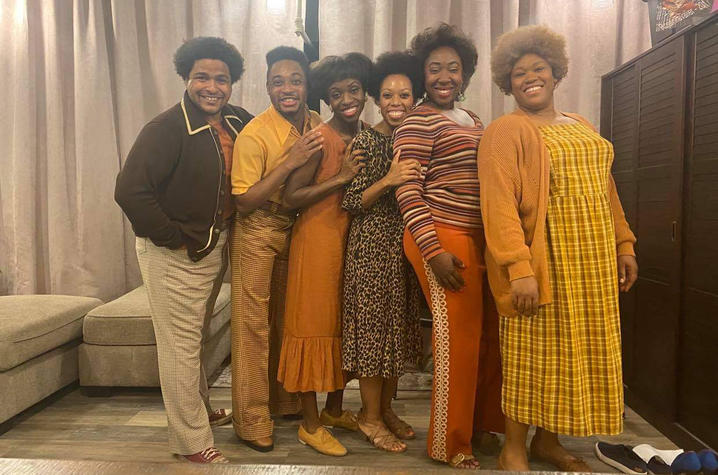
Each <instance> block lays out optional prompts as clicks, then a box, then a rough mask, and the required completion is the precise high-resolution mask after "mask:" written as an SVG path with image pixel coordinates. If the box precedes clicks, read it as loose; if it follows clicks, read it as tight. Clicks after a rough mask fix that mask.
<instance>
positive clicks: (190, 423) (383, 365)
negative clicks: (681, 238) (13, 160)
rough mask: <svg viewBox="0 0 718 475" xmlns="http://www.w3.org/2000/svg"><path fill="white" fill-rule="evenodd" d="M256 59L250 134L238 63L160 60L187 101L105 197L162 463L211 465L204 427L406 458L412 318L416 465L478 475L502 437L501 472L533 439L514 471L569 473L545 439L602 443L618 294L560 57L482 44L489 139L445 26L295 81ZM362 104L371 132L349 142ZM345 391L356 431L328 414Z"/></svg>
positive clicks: (599, 174)
mask: <svg viewBox="0 0 718 475" xmlns="http://www.w3.org/2000/svg"><path fill="white" fill-rule="evenodd" d="M266 59H267V93H268V95H269V99H270V102H271V105H270V106H269V108H268V109H267V110H265V111H264V112H262V113H261V114H259V115H257V116H256V117H253V116H252V115H251V114H249V113H248V112H247V111H245V110H244V109H242V108H240V107H236V106H232V105H230V104H229V102H228V101H229V98H230V95H231V92H232V84H233V83H235V82H236V81H238V80H239V79H240V78H241V76H242V73H243V70H244V66H243V60H242V56H241V55H240V53H239V52H238V51H237V49H236V48H235V47H234V46H232V45H230V44H229V43H227V42H226V41H225V40H223V39H220V38H213V37H199V38H194V39H191V40H189V41H187V42H185V43H184V44H183V45H182V46H181V47H180V48H179V49H178V50H177V52H176V54H175V58H174V62H175V66H176V69H177V73H178V74H179V75H180V76H181V77H182V79H183V80H184V81H185V85H186V92H185V94H184V97H183V98H182V100H181V101H180V103H179V104H177V105H176V106H174V107H172V108H170V109H169V110H167V111H165V112H163V113H162V114H160V115H159V116H157V117H156V118H155V119H153V120H152V121H151V122H150V123H148V124H147V125H146V126H145V127H144V128H143V130H142V131H141V132H140V134H139V136H138V138H137V140H136V142H135V144H134V146H133V147H132V149H131V151H130V153H129V155H128V157H127V160H126V162H125V165H124V167H123V168H122V170H121V172H120V174H119V175H118V178H117V185H116V190H115V198H116V201H117V202H118V203H119V204H120V206H121V207H122V209H123V210H124V212H125V213H126V215H127V217H128V218H129V220H130V222H131V223H132V226H133V229H134V231H135V234H136V235H137V241H136V251H137V257H138V261H139V265H140V270H141V273H142V278H143V281H144V283H145V286H146V288H147V293H148V297H149V302H150V308H151V313H152V321H153V325H154V329H155V336H156V339H157V352H158V363H159V371H160V383H161V387H162V396H163V399H164V403H165V408H166V411H167V418H168V428H169V439H170V450H171V451H172V452H173V453H175V454H178V456H180V457H182V458H183V459H185V460H188V461H191V462H197V463H226V462H227V461H228V460H227V459H226V457H224V456H223V455H222V454H221V453H220V451H219V450H218V449H216V448H215V446H214V439H213V436H212V431H211V426H214V425H218V424H225V423H228V422H230V421H232V423H233V425H234V430H235V432H236V434H237V436H238V438H239V439H240V440H241V441H242V442H243V443H245V444H246V445H248V446H249V447H251V448H253V449H255V450H258V451H260V452H268V451H271V450H272V449H273V447H274V442H273V438H272V433H273V422H272V418H271V415H274V416H275V417H287V418H301V419H302V422H301V424H300V425H299V427H298V439H299V442H301V443H303V444H306V445H309V446H310V447H312V448H314V449H316V450H317V451H319V452H321V453H323V454H327V455H334V456H341V455H345V454H346V453H347V450H346V448H345V447H344V446H343V445H342V444H341V442H340V440H339V439H338V438H336V437H335V435H334V434H332V433H331V432H330V431H329V430H327V427H340V428H343V429H347V430H352V431H360V432H361V433H363V434H364V435H365V436H366V438H367V439H368V441H369V442H370V443H371V444H373V445H374V446H375V447H377V448H378V449H380V450H385V451H388V452H402V451H404V450H406V448H407V445H406V440H409V439H413V438H414V437H415V436H416V434H415V431H414V429H413V428H412V427H411V425H410V424H408V423H407V422H406V421H404V420H402V419H401V418H400V417H399V416H398V415H397V414H396V413H395V412H394V411H393V410H392V407H391V402H392V398H393V396H394V394H395V391H396V388H397V381H398V378H399V377H400V376H401V375H402V374H403V373H404V371H405V367H406V365H407V364H408V363H411V362H417V361H418V360H419V358H420V356H421V330H420V326H419V311H420V310H419V309H420V306H421V299H422V298H425V300H426V303H427V304H428V307H429V309H430V310H431V314H432V326H433V339H432V341H433V345H432V346H433V357H434V377H433V390H432V399H431V414H430V423H429V433H428V440H427V446H428V447H427V449H428V454H429V456H430V457H432V458H433V459H435V460H438V461H441V462H445V463H447V464H449V465H451V466H452V467H456V468H463V469H476V468H478V467H479V464H478V461H477V460H476V459H475V457H474V455H473V452H472V451H473V446H472V444H491V443H492V442H494V443H496V444H497V445H498V439H497V438H496V436H495V434H496V433H505V440H504V443H503V447H502V448H501V452H500V454H499V458H498V465H499V467H500V468H503V469H508V470H527V469H528V457H527V451H526V438H527V430H528V427H529V425H534V426H536V427H537V430H536V435H535V436H534V437H533V439H532V441H531V444H530V453H531V455H532V456H533V457H535V458H537V459H541V460H546V461H549V462H551V463H553V464H555V465H556V466H557V467H558V468H559V469H561V470H569V471H590V469H589V468H588V466H587V465H586V463H585V462H584V461H582V460H581V459H579V458H577V457H575V456H573V455H571V454H570V453H568V452H567V451H566V450H565V449H564V448H563V447H562V446H561V444H560V443H559V441H558V438H557V434H568V435H573V436H588V435H592V434H616V433H619V432H621V431H622V413H623V393H622V376H621V359H620V358H621V353H620V326H619V314H618V292H619V289H620V290H621V291H628V290H629V289H630V287H631V285H632V284H633V282H634V281H635V280H636V277H637V270H638V268H637V264H636V260H635V254H634V250H633V245H634V243H635V240H636V239H635V237H634V235H633V234H632V232H631V230H630V229H629V227H628V225H627V223H626V220H625V217H624V214H623V211H622V208H621V205H620V202H619V200H618V196H617V193H616V188H615V184H614V182H613V180H612V178H611V174H610V167H611V163H612V159H613V155H612V147H611V144H610V143H609V142H607V141H606V140H605V139H603V138H602V137H601V136H600V135H599V134H598V133H596V131H595V130H594V129H593V127H592V126H591V125H590V124H589V123H588V122H587V121H586V120H585V119H584V118H582V117H580V116H578V115H576V114H568V113H563V112H560V111H558V110H556V108H555V107H554V102H553V94H554V90H555V88H556V87H557V86H558V85H559V83H560V82H561V80H562V79H563V78H564V76H565V75H566V73H567V65H568V59H567V57H566V51H565V41H564V39H563V38H562V37H561V36H559V35H558V34H556V33H554V32H552V31H551V30H549V29H547V28H545V27H541V26H530V27H522V28H519V29H517V30H515V31H512V32H509V33H506V34H505V35H503V36H502V37H501V38H500V39H499V41H498V43H497V45H496V47H495V49H494V51H493V53H492V58H491V67H492V74H493V79H494V82H495V83H496V85H497V86H498V87H499V88H500V89H501V91H503V92H504V93H506V94H510V95H512V96H513V97H514V98H515V100H516V103H517V105H518V108H517V110H516V111H515V112H513V113H511V114H508V115H506V116H504V117H501V118H499V119H497V120H495V121H494V122H493V123H492V124H491V125H489V126H488V127H487V128H486V129H484V127H483V125H482V122H481V120H480V119H479V118H478V117H477V116H476V115H475V114H474V113H473V112H471V111H468V110H465V109H462V108H461V107H459V105H460V103H461V101H463V99H464V93H465V91H466V88H467V86H468V84H469V80H470V79H471V77H472V75H473V74H474V71H475V69H476V64H477V51H476V47H475V45H474V44H473V43H472V41H471V40H470V39H469V38H468V37H467V36H466V35H464V34H463V33H462V32H461V31H460V30H459V29H458V28H456V27H454V26H451V25H448V24H444V23H442V24H440V25H438V26H436V27H434V28H428V29H426V30H424V31H423V32H421V33H419V34H418V35H416V36H415V37H414V38H413V40H412V42H411V49H410V50H408V51H400V52H387V53H384V54H382V55H380V56H379V57H377V58H376V60H375V61H374V62H372V61H371V60H370V59H369V58H367V57H366V56H364V55H362V54H360V53H349V54H346V55H343V56H329V57H325V58H323V59H322V60H321V61H319V62H318V63H317V64H315V65H313V66H311V67H310V65H309V62H308V60H307V58H306V56H305V55H304V54H303V53H302V52H301V51H299V50H297V49H295V48H291V47H285V46H281V47H278V48H275V49H273V50H271V51H270V52H269V53H267V56H266ZM367 95H368V96H370V97H371V98H373V100H374V101H375V103H376V104H377V105H378V107H379V109H380V111H381V116H382V120H381V121H380V122H379V123H378V124H375V125H371V124H368V123H366V122H364V121H362V120H361V119H360V116H361V113H362V110H363V108H364V105H365V102H366V100H367ZM309 96H313V97H316V98H321V100H323V101H324V102H325V103H326V104H327V105H328V106H329V108H330V109H331V111H332V117H331V119H330V120H328V121H327V122H322V121H321V119H320V117H319V116H318V115H317V114H316V113H315V112H313V111H311V110H310V109H309V108H308V107H307V98H308V97H309ZM230 263H231V275H232V322H231V326H232V401H233V408H232V410H231V411H229V410H226V409H217V410H213V409H212V408H211V406H210V404H209V393H208V389H207V378H206V375H205V373H204V370H203V368H202V363H201V360H202V343H203V339H204V335H205V333H206V331H207V327H208V325H209V318H210V316H211V315H212V309H213V306H214V302H215V300H216V297H217V294H218V292H219V289H220V286H221V283H222V279H223V276H224V274H225V271H226V269H227V266H228V265H230ZM422 296H423V297H422ZM352 378H357V379H358V380H359V388H360V393H361V403H362V404H361V409H360V410H359V411H358V412H357V413H356V414H354V413H353V412H352V411H350V410H347V409H344V408H343V404H342V399H343V390H344V387H345V385H346V383H347V381H348V380H349V379H352ZM317 393H327V397H326V403H325V407H324V408H323V409H322V411H321V412H320V411H319V408H318V407H317V396H316V395H317Z"/></svg>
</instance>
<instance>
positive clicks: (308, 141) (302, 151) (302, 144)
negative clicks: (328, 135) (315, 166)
mask: <svg viewBox="0 0 718 475" xmlns="http://www.w3.org/2000/svg"><path fill="white" fill-rule="evenodd" d="M323 142H324V136H323V135H322V134H321V133H320V132H318V131H316V130H310V131H309V132H307V133H306V134H304V135H302V137H301V138H300V139H299V140H297V141H296V142H295V143H294V145H292V148H290V149H289V154H288V156H287V159H286V160H285V162H284V163H286V165H287V166H288V167H289V168H290V169H292V170H295V169H297V168H299V167H301V166H302V165H304V164H305V163H307V161H309V159H310V158H312V155H314V154H315V153H317V152H318V151H319V150H321V149H322V143H323Z"/></svg>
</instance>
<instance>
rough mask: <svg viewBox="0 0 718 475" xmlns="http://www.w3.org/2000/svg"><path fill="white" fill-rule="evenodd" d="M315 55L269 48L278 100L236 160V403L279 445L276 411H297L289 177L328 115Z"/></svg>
mask: <svg viewBox="0 0 718 475" xmlns="http://www.w3.org/2000/svg"><path fill="white" fill-rule="evenodd" d="M308 75H309V62H308V61H307V58H306V56H304V53H302V52H301V51H299V50H298V49H296V48H291V47H287V46H280V47H278V48H275V49H273V50H272V51H270V52H269V53H267V93H268V94H269V99H270V101H271V103H272V105H271V106H269V108H268V109H267V110H265V111H264V112H262V113H261V114H259V115H258V116H257V117H255V118H254V119H252V121H250V122H249V124H247V126H246V127H245V128H244V129H243V130H242V133H241V134H240V135H239V136H238V137H237V141H236V142H235V146H234V152H233V161H232V195H234V202H235V205H236V209H237V213H238V217H237V218H236V219H235V222H234V227H233V233H232V243H231V252H232V259H231V262H232V406H233V423H234V430H235V432H236V433H237V436H238V437H239V438H240V439H241V440H242V441H243V442H245V443H246V444H247V445H248V446H250V447H251V448H253V449H255V450H258V451H260V452H268V451H270V450H272V449H273V448H274V443H273V439H272V430H273V422H272V419H271V418H270V407H269V406H270V386H271V396H272V397H271V399H272V403H273V404H272V405H273V407H272V409H273V411H272V412H275V413H278V414H296V413H297V412H299V410H300V406H299V401H298V400H297V398H296V396H294V395H289V394H287V393H285V392H284V390H283V389H282V388H281V387H280V386H279V385H278V384H277V382H276V375H277V361H278V357H279V351H280V348H281V344H282V315H283V313H284V293H285V290H286V276H287V256H288V253H289V235H290V231H291V229H292V224H293V223H294V218H295V217H296V211H294V210H290V209H287V208H285V207H284V206H283V205H282V193H283V192H284V183H285V181H286V180H287V178H288V177H289V175H290V174H291V173H292V171H294V170H295V169H297V168H299V167H300V166H302V165H304V164H305V163H306V162H307V161H308V160H309V159H310V158H311V157H312V156H313V155H314V154H315V153H317V152H318V151H319V150H321V148H322V142H323V138H322V136H321V134H319V133H317V132H314V131H313V130H312V129H313V128H314V127H315V126H317V125H319V123H320V122H321V119H320V118H319V115H317V113H315V112H313V111H310V110H309V109H308V108H307V105H306V99H307V90H308V84H307V77H308Z"/></svg>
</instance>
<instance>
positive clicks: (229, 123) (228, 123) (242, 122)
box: [224, 115, 244, 135]
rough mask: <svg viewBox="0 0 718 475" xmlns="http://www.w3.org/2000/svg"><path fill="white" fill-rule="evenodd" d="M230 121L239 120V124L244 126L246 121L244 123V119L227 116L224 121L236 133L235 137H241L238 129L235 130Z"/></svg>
mask: <svg viewBox="0 0 718 475" xmlns="http://www.w3.org/2000/svg"><path fill="white" fill-rule="evenodd" d="M228 119H235V120H238V121H239V123H240V124H242V125H244V121H243V120H242V119H240V118H239V117H237V116H236V115H225V116H224V121H225V122H226V123H227V125H228V126H229V128H230V129H232V130H233V131H234V135H239V132H237V129H235V128H234V126H233V125H232V123H231V122H230V121H229V120H228Z"/></svg>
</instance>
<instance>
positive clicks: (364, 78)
mask: <svg viewBox="0 0 718 475" xmlns="http://www.w3.org/2000/svg"><path fill="white" fill-rule="evenodd" d="M371 70H372V63H371V59H369V58H367V57H366V56H364V55H363V54H361V53H347V54H345V55H344V56H326V57H324V58H322V60H321V61H319V62H318V63H316V64H314V65H313V66H312V69H311V71H310V73H309V78H310V79H309V83H310V84H311V89H310V97H311V98H314V99H322V100H323V101H324V102H325V103H326V104H327V105H329V87H330V86H331V85H332V84H334V83H335V82H338V81H343V80H345V79H349V78H353V79H356V80H358V81H359V83H360V84H361V87H362V89H364V91H367V89H368V87H369V77H370V76H371Z"/></svg>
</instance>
